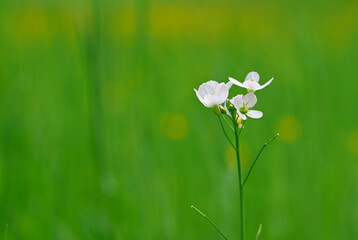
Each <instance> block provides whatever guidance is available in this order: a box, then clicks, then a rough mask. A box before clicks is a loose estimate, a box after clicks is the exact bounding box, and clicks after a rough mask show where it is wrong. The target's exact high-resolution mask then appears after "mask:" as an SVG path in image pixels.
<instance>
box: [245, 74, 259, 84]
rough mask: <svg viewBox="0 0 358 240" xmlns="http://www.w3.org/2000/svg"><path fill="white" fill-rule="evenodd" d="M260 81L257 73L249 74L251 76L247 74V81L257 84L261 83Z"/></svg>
mask: <svg viewBox="0 0 358 240" xmlns="http://www.w3.org/2000/svg"><path fill="white" fill-rule="evenodd" d="M259 80H260V75H259V74H258V73H257V72H249V74H247V76H246V78H245V81H255V82H259Z"/></svg>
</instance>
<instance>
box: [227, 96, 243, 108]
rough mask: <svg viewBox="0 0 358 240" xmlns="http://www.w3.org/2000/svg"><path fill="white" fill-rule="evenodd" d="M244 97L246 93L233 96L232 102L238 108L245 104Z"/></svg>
mask: <svg viewBox="0 0 358 240" xmlns="http://www.w3.org/2000/svg"><path fill="white" fill-rule="evenodd" d="M243 97H244V95H242V94H240V95H237V96H235V97H233V98H232V99H231V101H230V102H231V103H232V104H233V105H234V106H235V108H236V109H239V108H241V107H242V106H243V105H244V102H243Z"/></svg>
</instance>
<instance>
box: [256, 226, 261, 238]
mask: <svg viewBox="0 0 358 240" xmlns="http://www.w3.org/2000/svg"><path fill="white" fill-rule="evenodd" d="M261 229H262V224H260V225H259V230H258V231H257V233H256V240H259V237H260V234H261Z"/></svg>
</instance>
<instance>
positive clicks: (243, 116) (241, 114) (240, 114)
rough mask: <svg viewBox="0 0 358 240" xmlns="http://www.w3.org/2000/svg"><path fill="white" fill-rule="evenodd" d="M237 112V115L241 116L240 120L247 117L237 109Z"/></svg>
mask: <svg viewBox="0 0 358 240" xmlns="http://www.w3.org/2000/svg"><path fill="white" fill-rule="evenodd" d="M237 114H239V117H241V118H242V120H246V119H247V117H246V115H245V114H243V113H241V112H240V111H239V110H237Z"/></svg>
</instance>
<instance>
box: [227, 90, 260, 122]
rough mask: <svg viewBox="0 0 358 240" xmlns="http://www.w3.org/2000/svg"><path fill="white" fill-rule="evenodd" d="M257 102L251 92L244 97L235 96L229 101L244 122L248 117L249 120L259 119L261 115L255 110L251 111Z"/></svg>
mask: <svg viewBox="0 0 358 240" xmlns="http://www.w3.org/2000/svg"><path fill="white" fill-rule="evenodd" d="M256 102H257V98H256V96H255V94H254V93H253V92H249V93H248V94H246V95H245V96H244V95H237V96H236V97H234V98H232V99H231V103H232V104H233V105H234V106H235V108H236V110H237V114H238V115H239V117H241V118H242V119H243V120H246V119H247V117H246V116H249V117H251V118H261V117H262V115H263V113H262V112H260V111H256V110H251V108H252V107H253V106H255V104H256Z"/></svg>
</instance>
